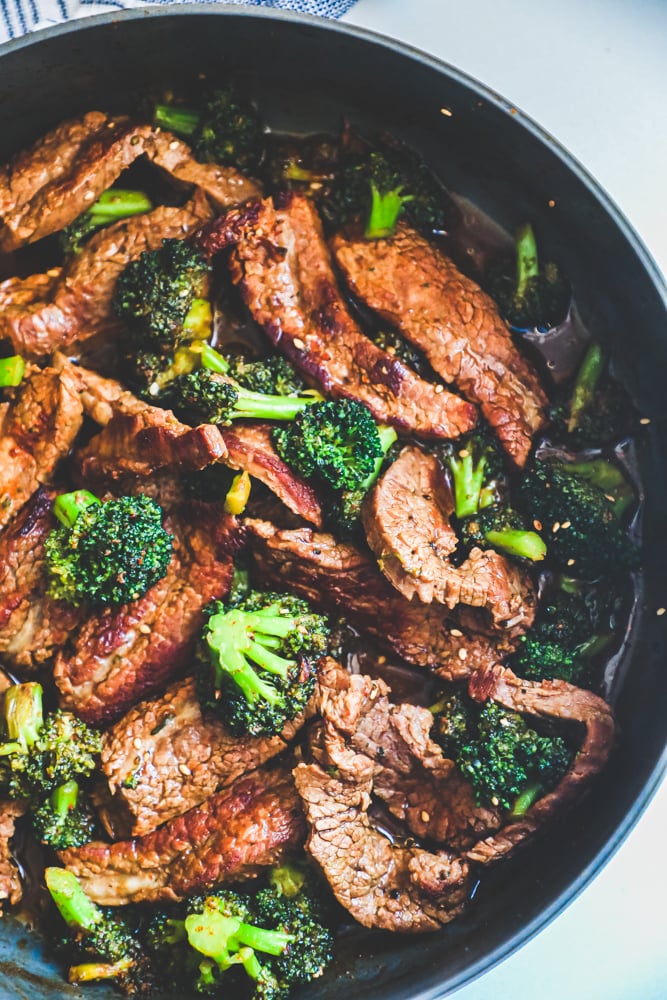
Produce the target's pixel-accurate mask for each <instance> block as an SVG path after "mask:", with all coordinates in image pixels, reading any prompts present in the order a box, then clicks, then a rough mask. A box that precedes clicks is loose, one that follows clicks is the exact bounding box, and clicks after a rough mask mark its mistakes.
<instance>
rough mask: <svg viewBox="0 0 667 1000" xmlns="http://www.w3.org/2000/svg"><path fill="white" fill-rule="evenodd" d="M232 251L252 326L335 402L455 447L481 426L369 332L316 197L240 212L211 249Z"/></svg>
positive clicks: (470, 411) (210, 239) (215, 232)
mask: <svg viewBox="0 0 667 1000" xmlns="http://www.w3.org/2000/svg"><path fill="white" fill-rule="evenodd" d="M230 244H233V250H232V253H231V257H230V264H231V271H232V278H233V280H234V282H235V283H236V284H238V285H239V287H240V289H241V293H242V295H243V298H244V300H245V302H246V304H247V305H248V308H249V309H250V312H251V314H252V316H253V319H254V320H255V321H256V322H257V323H259V324H260V326H262V327H263V328H264V330H265V331H266V333H267V335H268V337H269V338H270V340H271V341H272V343H273V344H274V345H275V346H276V347H279V349H280V350H281V351H283V352H284V353H285V354H286V355H287V357H288V358H289V359H290V360H291V361H292V363H293V364H294V365H295V367H296V368H298V369H299V371H301V372H302V373H303V374H304V376H305V377H306V378H307V379H308V380H309V381H314V382H316V383H317V384H318V385H320V386H321V387H322V388H323V389H324V391H325V392H327V393H328V394H330V395H332V396H336V397H341V396H342V397H349V398H353V399H358V400H359V401H361V402H362V403H365V404H366V405H367V406H368V408H369V409H370V410H371V412H372V414H373V416H374V417H375V418H376V419H377V420H379V421H381V422H382V423H385V424H392V425H393V426H395V427H396V428H397V429H399V430H402V431H407V432H411V433H415V434H419V435H423V436H426V437H436V438H439V437H445V438H452V437H458V436H459V435H460V434H463V433H464V432H465V431H467V430H470V429H471V427H473V426H474V424H475V422H476V419H477V417H476V411H475V408H474V406H472V405H471V404H470V403H467V402H466V401H465V400H463V399H461V398H460V397H459V396H455V395H452V394H451V393H449V392H447V391H444V386H442V385H440V386H436V385H434V384H433V383H430V382H426V381H424V380H423V379H421V378H419V377H418V376H417V375H416V374H415V373H414V372H413V371H412V370H411V369H409V368H407V367H406V366H405V365H404V364H403V363H402V362H401V361H399V359H398V358H396V357H392V356H391V355H390V354H387V353H386V352H385V351H382V350H381V349H380V348H379V347H377V346H376V345H375V344H374V343H373V341H372V340H370V339H369V338H368V337H366V336H364V334H363V333H362V332H361V330H360V328H359V326H358V325H357V323H356V322H355V320H354V319H353V318H352V315H351V313H350V311H349V309H348V308H347V306H346V304H345V301H344V299H343V297H342V295H341V293H340V291H339V289H338V287H337V285H336V279H335V276H334V273H333V269H332V266H331V261H330V257H329V251H328V249H327V246H326V243H325V241H324V236H323V233H322V225H321V223H320V220H319V217H318V215H317V210H316V209H315V207H314V205H313V203H312V202H311V201H310V200H309V199H308V198H305V197H301V196H298V195H294V196H291V197H289V198H288V199H287V200H286V202H285V204H281V207H280V208H277V207H275V205H274V204H273V202H272V201H270V200H266V201H260V202H255V203H253V204H251V205H249V206H245V207H243V208H241V209H238V210H234V209H232V211H231V213H228V214H227V215H226V216H223V217H222V218H221V219H220V220H216V221H215V222H214V223H213V225H212V226H211V228H210V230H209V232H208V234H207V236H206V237H205V238H204V240H203V245H204V248H205V249H206V250H207V251H208V252H209V253H214V252H215V251H216V250H219V249H222V248H224V247H225V246H228V245H230Z"/></svg>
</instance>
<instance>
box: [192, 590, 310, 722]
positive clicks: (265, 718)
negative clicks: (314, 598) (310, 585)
mask: <svg viewBox="0 0 667 1000" xmlns="http://www.w3.org/2000/svg"><path fill="white" fill-rule="evenodd" d="M209 612H210V617H209V619H208V622H207V623H206V626H205V628H204V632H203V636H202V642H201V645H200V650H199V690H200V698H201V700H202V704H203V705H204V707H205V708H208V709H210V710H212V711H215V712H216V714H217V715H218V716H219V717H220V718H221V719H222V721H223V722H224V723H225V725H226V726H227V727H228V728H229V730H230V731H231V732H232V733H233V734H234V735H236V736H241V735H245V734H246V733H249V734H250V735H252V736H260V735H275V734H276V733H279V732H281V731H282V729H283V728H284V726H285V723H286V722H288V721H289V720H290V719H293V718H295V716H297V715H298V714H299V712H301V711H302V710H303V708H304V707H305V705H306V704H307V702H308V701H309V699H310V697H311V695H312V693H313V690H314V686H315V670H314V666H313V661H315V660H317V659H319V658H320V657H321V656H323V655H324V654H325V653H326V651H327V647H328V639H329V628H328V623H327V620H326V618H324V617H322V616H321V615H316V614H314V613H313V612H312V610H311V608H310V606H309V605H308V604H307V602H306V601H302V600H300V599H299V598H296V597H293V596H291V595H289V594H274V593H257V592H251V593H250V594H249V596H247V597H245V598H244V599H243V600H241V601H239V602H238V603H237V604H235V605H234V606H232V607H230V606H225V605H223V604H220V603H219V602H216V603H215V604H213V605H212V606H211V607H210V609H209Z"/></svg>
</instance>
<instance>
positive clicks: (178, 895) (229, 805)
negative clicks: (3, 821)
mask: <svg viewBox="0 0 667 1000" xmlns="http://www.w3.org/2000/svg"><path fill="white" fill-rule="evenodd" d="M304 835H305V823H304V817H303V810H302V808H301V804H300V802H299V796H298V795H297V793H296V790H295V788H294V782H293V780H292V777H291V775H290V772H289V768H288V767H286V766H285V765H282V766H273V767H271V768H265V769H262V770H260V771H253V773H252V774H249V775H246V776H245V777H243V778H239V780H238V781H236V782H235V783H234V784H233V785H232V786H231V788H227V789H225V790H224V791H222V792H219V793H218V794H217V795H214V796H213V797H212V798H210V799H208V800H207V801H206V802H204V803H203V805H200V806H197V807H196V808H195V809H191V810H190V811H189V812H187V813H185V815H184V816H179V817H177V818H176V819H172V820H170V821H169V822H168V823H166V824H165V825H164V826H162V827H161V828H160V829H159V830H155V831H154V832H153V833H149V834H148V835H147V836H145V837H137V838H135V839H134V840H124V841H118V842H116V843H115V844H105V843H101V842H97V841H95V842H93V843H91V844H86V846H85V847H79V848H76V849H71V850H66V851H62V852H61V854H60V859H61V861H62V862H63V864H64V865H65V866H66V867H67V868H69V869H70V871H72V872H74V874H75V875H76V876H77V878H78V879H79V880H80V882H81V885H82V886H83V889H84V891H85V892H86V894H87V895H88V896H89V897H90V898H91V899H92V900H93V901H94V902H96V903H99V904H101V905H111V906H117V905H122V904H124V903H137V902H144V901H145V902H160V901H162V900H180V899H183V898H184V897H186V896H189V895H191V894H193V893H196V892H205V891H207V890H209V889H212V888H214V887H215V886H217V885H219V884H221V883H227V882H240V881H243V880H245V879H249V878H253V877H254V876H256V875H259V874H260V872H261V871H262V869H263V868H266V867H267V866H269V865H273V864H276V863H279V862H281V861H282V860H284V859H285V857H286V856H288V855H291V854H293V853H294V852H295V851H296V850H298V849H299V848H300V847H301V845H302V844H303V839H304Z"/></svg>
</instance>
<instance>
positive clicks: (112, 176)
mask: <svg viewBox="0 0 667 1000" xmlns="http://www.w3.org/2000/svg"><path fill="white" fill-rule="evenodd" d="M47 151H48V152H49V153H50V155H51V157H52V160H51V162H52V170H51V171H50V172H49V171H48V169H45V163H44V156H45V152H47ZM144 155H145V156H147V157H148V159H150V160H152V161H153V162H154V163H155V164H156V166H158V167H160V168H161V169H162V170H164V171H166V172H167V173H169V174H170V175H172V176H173V177H175V178H176V179H177V180H178V181H180V182H183V183H185V184H188V185H190V186H194V187H199V188H201V189H202V190H203V191H205V192H206V194H207V195H209V196H210V198H211V200H212V201H213V202H214V204H215V205H217V206H218V207H225V206H228V205H234V204H237V203H238V202H240V201H244V200H245V199H246V198H250V197H255V196H256V195H257V194H258V193H259V192H258V188H257V185H256V184H254V183H253V182H252V181H249V180H248V179H247V178H245V177H243V176H242V175H241V174H239V173H238V171H236V170H235V169H234V168H233V167H220V166H217V165H216V164H202V163H198V162H197V161H196V160H194V158H193V156H192V151H191V150H190V148H189V146H187V145H186V144H185V143H184V142H182V141H181V140H180V139H177V138H176V137H175V136H173V135H171V134H170V133H168V132H164V131H163V130H162V129H158V128H153V127H152V126H150V125H140V124H137V123H135V122H132V121H131V120H130V119H129V118H127V117H124V116H115V117H112V116H110V115H106V114H103V113H102V112H95V111H93V112H89V113H88V114H86V115H84V116H83V117H82V118H80V119H76V120H74V121H70V122H65V123H64V124H63V125H60V126H58V127H57V128H56V129H54V130H53V131H52V132H50V133H49V134H48V135H47V136H45V137H44V139H42V140H40V141H39V142H38V143H37V144H36V146H34V147H33V149H32V150H28V151H26V152H23V153H21V154H19V156H18V157H16V158H15V160H14V161H13V162H12V163H11V164H10V165H9V167H7V168H5V172H4V176H3V177H1V178H0V206H1V207H0V215H1V216H2V222H3V226H2V229H0V249H2V250H6V251H7V250H15V249H16V248H17V247H19V246H22V245H23V244H24V243H34V242H35V241H36V240H39V239H42V238H43V237H44V236H48V235H49V234H50V233H55V232H58V231H59V230H61V229H64V227H65V226H67V225H69V224H70V223H71V222H73V221H74V220H75V219H76V218H77V217H78V216H79V215H81V214H82V213H83V212H85V211H86V210H87V209H89V208H90V206H91V205H92V204H93V202H95V201H96V200H97V199H98V198H99V196H100V195H101V194H102V192H103V191H106V190H107V189H108V188H109V187H111V185H112V184H113V183H114V181H116V180H117V178H118V177H119V176H120V174H121V173H122V172H123V170H125V169H126V168H127V167H129V166H130V165H131V164H132V163H134V161H135V160H136V159H138V157H140V156H144Z"/></svg>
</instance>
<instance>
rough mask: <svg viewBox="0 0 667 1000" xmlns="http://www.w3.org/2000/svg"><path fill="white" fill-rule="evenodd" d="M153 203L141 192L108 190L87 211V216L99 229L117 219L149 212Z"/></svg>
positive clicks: (120, 189) (118, 189) (117, 189)
mask: <svg viewBox="0 0 667 1000" xmlns="http://www.w3.org/2000/svg"><path fill="white" fill-rule="evenodd" d="M152 208H153V203H152V202H151V200H150V198H148V196H147V195H145V194H144V192H143V191H130V190H127V189H125V188H113V187H112V188H109V190H108V191H104V192H103V193H102V194H101V195H100V197H99V198H98V199H97V201H96V202H95V203H94V204H93V205H91V206H90V208H89V209H88V210H87V211H88V214H89V215H90V216H91V217H92V218H93V219H94V220H95V223H96V224H97V225H98V226H99V227H100V228H101V227H102V226H107V225H109V224H110V223H111V222H116V221H117V220H118V219H127V218H128V217H129V216H131V215H141V214H142V213H144V212H150V210H151V209H152Z"/></svg>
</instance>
